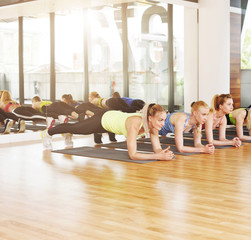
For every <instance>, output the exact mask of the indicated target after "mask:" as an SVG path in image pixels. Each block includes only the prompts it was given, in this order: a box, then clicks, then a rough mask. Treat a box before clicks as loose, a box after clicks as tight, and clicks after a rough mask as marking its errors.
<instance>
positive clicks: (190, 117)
mask: <svg viewBox="0 0 251 240" xmlns="http://www.w3.org/2000/svg"><path fill="white" fill-rule="evenodd" d="M4 102H5V105H4ZM0 104H1V109H2V110H1V112H0V116H2V111H3V112H4V114H5V116H4V114H3V116H4V117H3V121H4V119H7V118H10V117H13V119H14V120H15V121H22V120H26V119H27V118H28V115H29V114H27V113H26V115H25V114H24V110H27V109H22V108H23V107H22V106H20V105H18V104H16V103H15V104H16V105H15V107H14V104H13V103H12V104H9V103H8V101H7V102H6V101H4V99H3V93H2V97H1V102H0ZM8 104H9V107H8V108H9V109H10V108H12V110H11V111H10V110H9V109H8V111H6V109H7V107H6V106H7V105H8ZM17 108H20V110H19V111H16V110H15V109H17ZM26 108H31V109H33V110H35V111H36V113H34V112H33V115H32V114H31V113H30V116H29V120H30V119H37V116H38V115H36V114H37V112H39V113H41V114H40V115H39V116H42V117H44V118H45V119H46V118H48V117H50V118H52V119H55V118H58V119H59V120H60V119H61V121H60V124H58V125H56V126H54V127H53V125H54V122H55V120H54V121H50V124H49V125H48V126H47V129H46V130H45V131H43V132H42V139H43V145H44V147H45V148H47V149H50V148H52V136H53V135H55V134H64V136H65V139H66V144H67V143H68V145H72V140H71V137H72V134H83V135H88V134H92V133H94V140H95V142H96V143H100V142H102V140H101V137H102V135H101V134H102V133H109V138H110V140H111V141H116V139H115V134H117V135H124V136H125V137H126V139H127V140H126V141H127V148H128V154H129V157H130V158H131V159H132V160H148V159H156V160H171V159H173V157H174V154H173V152H172V151H170V150H169V147H167V148H166V149H162V148H161V145H160V140H159V136H160V135H161V136H165V135H167V134H168V133H174V138H175V144H176V147H177V150H178V151H179V152H199V153H207V154H213V153H214V151H215V146H223V145H231V146H234V147H240V146H241V144H242V141H251V106H249V107H247V108H239V109H236V110H234V109H233V99H232V96H231V95H230V94H221V95H215V96H214V98H213V100H212V107H211V108H210V107H209V106H208V104H206V103H205V102H204V101H196V102H193V103H192V104H191V113H184V112H175V113H170V114H167V111H166V109H165V108H163V107H162V106H161V105H159V104H147V103H145V102H144V101H142V100H140V99H130V98H121V97H120V95H119V94H118V93H114V94H113V96H112V97H111V98H108V99H105V98H101V97H100V96H99V94H98V93H97V92H92V93H90V95H89V102H88V103H79V102H76V101H74V100H73V99H72V96H71V95H70V94H65V95H63V96H62V100H61V102H55V103H51V102H43V101H41V99H39V98H38V97H34V98H33V101H32V107H26ZM31 109H29V110H30V112H32V111H33V110H31ZM21 113H22V114H21ZM6 114H7V115H6ZM10 114H13V116H10ZM34 115H36V117H34ZM67 116H69V117H70V118H72V119H76V120H77V121H76V122H75V123H68V122H67V120H68V118H67ZM1 121H2V118H1ZM229 124H231V125H236V133H237V137H233V139H231V140H228V139H226V127H227V125H229ZM243 125H246V126H247V129H248V131H249V135H248V136H247V135H244V133H243ZM215 128H218V129H219V140H215V139H214V137H213V136H214V135H213V129H215ZM186 132H192V133H193V138H194V146H193V147H190V146H184V144H183V142H184V141H183V140H184V139H183V134H184V133H186ZM202 132H205V134H206V138H207V142H208V144H206V145H203V144H202V143H201V135H202ZM142 135H145V136H149V137H150V139H151V143H152V148H153V151H154V153H152V154H151V153H140V152H138V151H137V139H138V137H140V136H142ZM69 143H70V144H69Z"/></svg>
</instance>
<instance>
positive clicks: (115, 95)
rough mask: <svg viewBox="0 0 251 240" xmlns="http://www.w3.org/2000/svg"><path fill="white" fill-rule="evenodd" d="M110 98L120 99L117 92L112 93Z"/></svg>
mask: <svg viewBox="0 0 251 240" xmlns="http://www.w3.org/2000/svg"><path fill="white" fill-rule="evenodd" d="M112 97H113V98H121V96H120V94H119V93H118V92H114V93H113V94H112Z"/></svg>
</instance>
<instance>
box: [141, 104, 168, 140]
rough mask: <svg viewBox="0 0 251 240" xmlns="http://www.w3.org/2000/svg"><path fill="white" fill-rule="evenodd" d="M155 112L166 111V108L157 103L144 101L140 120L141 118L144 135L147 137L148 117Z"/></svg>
mask: <svg viewBox="0 0 251 240" xmlns="http://www.w3.org/2000/svg"><path fill="white" fill-rule="evenodd" d="M157 112H166V109H165V108H163V107H162V106H161V105H159V104H155V103H146V104H145V106H144V107H143V108H142V110H141V113H142V120H143V128H144V130H145V135H146V137H149V126H148V118H149V116H152V117H153V116H154V115H155V114H156V113H157Z"/></svg>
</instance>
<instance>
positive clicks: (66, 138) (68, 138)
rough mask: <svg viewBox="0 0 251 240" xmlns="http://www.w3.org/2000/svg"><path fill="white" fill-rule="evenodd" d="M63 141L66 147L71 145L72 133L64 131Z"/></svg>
mask: <svg viewBox="0 0 251 240" xmlns="http://www.w3.org/2000/svg"><path fill="white" fill-rule="evenodd" d="M64 143H65V146H66V147H72V146H73V141H72V134H71V133H65V134H64Z"/></svg>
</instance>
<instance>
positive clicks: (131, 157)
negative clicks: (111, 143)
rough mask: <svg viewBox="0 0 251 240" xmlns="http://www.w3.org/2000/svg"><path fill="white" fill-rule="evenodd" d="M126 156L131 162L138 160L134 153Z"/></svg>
mask: <svg viewBox="0 0 251 240" xmlns="http://www.w3.org/2000/svg"><path fill="white" fill-rule="evenodd" d="M128 155H129V158H130V159H131V160H138V159H137V155H136V153H130V152H128Z"/></svg>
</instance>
